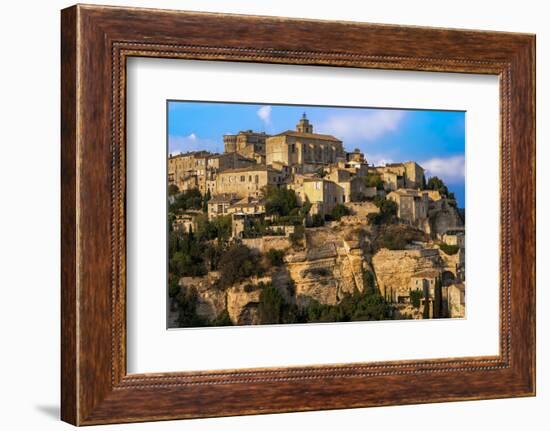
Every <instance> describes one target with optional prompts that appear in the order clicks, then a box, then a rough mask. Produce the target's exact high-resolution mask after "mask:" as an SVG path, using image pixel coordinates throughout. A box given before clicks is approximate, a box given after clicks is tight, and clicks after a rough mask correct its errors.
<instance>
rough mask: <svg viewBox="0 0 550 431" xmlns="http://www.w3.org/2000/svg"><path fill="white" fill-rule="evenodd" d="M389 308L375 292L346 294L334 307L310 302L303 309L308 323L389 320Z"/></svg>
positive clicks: (314, 301)
mask: <svg viewBox="0 0 550 431" xmlns="http://www.w3.org/2000/svg"><path fill="white" fill-rule="evenodd" d="M390 314H391V306H390V305H389V304H388V303H387V302H386V301H385V300H384V298H382V296H380V294H379V293H378V292H376V291H370V292H368V291H365V292H361V293H360V292H358V291H355V292H354V293H353V294H346V295H345V296H344V298H343V299H342V301H341V302H340V303H339V304H336V305H326V304H320V303H319V302H318V301H316V300H313V299H312V300H311V301H310V303H309V304H308V306H307V307H306V309H305V318H306V321H308V322H350V321H364V320H384V319H388V318H390Z"/></svg>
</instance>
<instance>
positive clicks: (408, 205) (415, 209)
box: [387, 189, 430, 224]
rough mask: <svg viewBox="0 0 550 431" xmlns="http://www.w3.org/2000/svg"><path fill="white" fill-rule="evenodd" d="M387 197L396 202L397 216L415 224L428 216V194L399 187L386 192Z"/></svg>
mask: <svg viewBox="0 0 550 431" xmlns="http://www.w3.org/2000/svg"><path fill="white" fill-rule="evenodd" d="M387 198H388V199H390V200H392V201H394V202H395V203H396V204H397V217H398V218H400V219H401V220H405V221H408V222H409V223H412V224H416V223H417V222H419V221H422V220H425V219H426V218H427V217H428V210H429V208H430V200H429V198H428V194H427V193H424V192H422V191H418V190H411V189H399V190H397V191H393V192H390V193H388V195H387Z"/></svg>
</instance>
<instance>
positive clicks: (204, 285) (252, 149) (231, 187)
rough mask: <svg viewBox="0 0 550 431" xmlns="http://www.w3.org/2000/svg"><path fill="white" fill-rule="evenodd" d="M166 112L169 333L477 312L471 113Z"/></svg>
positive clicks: (182, 108) (210, 107) (238, 106)
mask: <svg viewBox="0 0 550 431" xmlns="http://www.w3.org/2000/svg"><path fill="white" fill-rule="evenodd" d="M166 109H167V114H166V116H167V125H166V127H167V133H166V134H167V218H168V220H167V229H166V230H167V238H168V240H167V260H168V261H167V268H168V276H167V285H166V289H167V302H168V303H167V320H168V321H167V327H168V328H169V329H170V328H193V327H222V326H244V325H266V324H269V325H281V324H303V323H307V324H317V323H335V322H338V323H343V322H355V321H381V320H406V319H407V320H408V319H441V318H446V319H448V318H465V317H466V310H465V289H466V288H465V286H466V280H465V238H466V232H465V210H466V209H465V198H466V190H465V117H466V113H465V112H464V111H443V110H433V111H432V110H410V109H409V110H408V109H394V108H391V109H389V108H372V107H342V106H310V105H279V104H258V103H234V102H231V103H223V102H211V101H180V100H168V101H167V106H166ZM159 294H162V292H159Z"/></svg>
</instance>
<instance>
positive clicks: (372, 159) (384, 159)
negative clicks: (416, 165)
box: [365, 153, 394, 166]
mask: <svg viewBox="0 0 550 431" xmlns="http://www.w3.org/2000/svg"><path fill="white" fill-rule="evenodd" d="M365 157H366V158H367V163H368V164H369V165H374V166H384V165H385V164H386V163H393V162H394V160H393V159H392V158H391V157H390V156H388V155H387V154H369V153H367V154H365Z"/></svg>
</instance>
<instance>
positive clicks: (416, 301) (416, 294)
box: [409, 289, 424, 308]
mask: <svg viewBox="0 0 550 431" xmlns="http://www.w3.org/2000/svg"><path fill="white" fill-rule="evenodd" d="M423 295H424V294H423V293H422V290H420V289H417V290H411V292H410V293H409V297H410V298H411V304H412V305H413V307H415V308H419V307H420V301H421V300H422V296H423Z"/></svg>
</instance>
